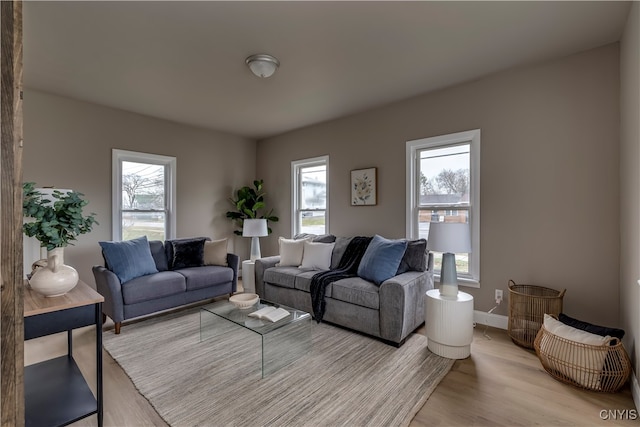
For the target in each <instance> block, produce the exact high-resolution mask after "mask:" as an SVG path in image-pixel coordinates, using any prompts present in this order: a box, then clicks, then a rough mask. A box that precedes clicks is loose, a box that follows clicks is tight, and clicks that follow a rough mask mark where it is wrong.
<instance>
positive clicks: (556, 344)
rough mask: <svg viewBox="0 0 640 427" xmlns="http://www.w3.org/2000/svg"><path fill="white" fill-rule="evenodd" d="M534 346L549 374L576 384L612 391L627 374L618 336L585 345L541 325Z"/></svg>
mask: <svg viewBox="0 0 640 427" xmlns="http://www.w3.org/2000/svg"><path fill="white" fill-rule="evenodd" d="M534 347H535V350H536V354H537V355H538V358H539V359H540V362H541V363H542V366H543V367H544V370H545V371H547V372H548V373H549V375H551V376H552V377H554V378H555V379H557V380H559V381H561V382H563V383H566V384H570V385H572V386H575V387H578V388H583V389H587V390H593V391H602V392H616V391H618V390H619V389H620V388H621V387H622V386H624V385H625V383H626V382H627V380H628V379H629V376H630V374H631V361H630V360H629V356H628V355H627V352H626V351H625V349H624V347H623V346H622V341H620V340H619V339H618V338H612V339H611V345H608V344H605V345H602V346H595V345H588V344H582V343H578V342H575V341H570V340H567V339H565V338H561V337H559V336H557V335H554V334H553V333H551V332H549V331H547V330H546V329H545V328H544V326H542V328H540V332H538V335H537V336H536V339H535V341H534Z"/></svg>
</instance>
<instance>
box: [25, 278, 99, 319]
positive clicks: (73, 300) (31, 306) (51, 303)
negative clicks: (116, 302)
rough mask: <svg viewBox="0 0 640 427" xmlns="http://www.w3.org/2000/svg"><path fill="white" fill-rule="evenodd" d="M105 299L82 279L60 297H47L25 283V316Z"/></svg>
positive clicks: (94, 302)
mask: <svg viewBox="0 0 640 427" xmlns="http://www.w3.org/2000/svg"><path fill="white" fill-rule="evenodd" d="M103 301H104V297H103V296H102V295H100V294H99V293H98V292H96V291H95V290H94V289H93V288H91V287H90V286H89V285H87V284H86V283H84V282H83V281H82V280H78V284H77V285H76V287H75V288H73V289H71V290H70V291H69V292H67V293H66V294H64V295H61V296H59V297H45V296H43V295H40V294H39V293H37V292H36V291H34V290H33V289H31V287H30V286H28V285H26V283H25V287H24V317H29V316H35V315H37V314H43V313H51V312H53V311H59V310H65V309H67V308H74V307H81V306H83V305H91V304H96V303H99V302H103Z"/></svg>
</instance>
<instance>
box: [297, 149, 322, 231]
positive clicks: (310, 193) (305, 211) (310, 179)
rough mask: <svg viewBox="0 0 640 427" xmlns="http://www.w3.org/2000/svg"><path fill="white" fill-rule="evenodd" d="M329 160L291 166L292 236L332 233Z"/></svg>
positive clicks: (319, 159)
mask: <svg viewBox="0 0 640 427" xmlns="http://www.w3.org/2000/svg"><path fill="white" fill-rule="evenodd" d="M328 170H329V156H322V157H315V158H313V159H306V160H297V161H294V162H291V183H292V184H291V185H292V189H291V199H292V200H291V206H292V215H291V217H292V218H293V221H292V235H293V236H295V235H296V234H299V233H309V234H318V235H320V234H326V233H328V230H329V221H328V212H329V198H328V197H327V195H328V194H329V182H328V181H329V180H328V179H327V178H328V176H329V175H328V173H327V172H328Z"/></svg>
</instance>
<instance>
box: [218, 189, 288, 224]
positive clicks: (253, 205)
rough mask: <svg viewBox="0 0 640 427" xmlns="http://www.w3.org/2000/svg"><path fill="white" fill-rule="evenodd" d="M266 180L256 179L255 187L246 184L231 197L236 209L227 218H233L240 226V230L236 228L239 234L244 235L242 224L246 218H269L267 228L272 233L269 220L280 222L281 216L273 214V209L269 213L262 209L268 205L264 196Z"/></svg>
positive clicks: (228, 213)
mask: <svg viewBox="0 0 640 427" xmlns="http://www.w3.org/2000/svg"><path fill="white" fill-rule="evenodd" d="M263 187H264V181H263V180H262V179H261V180H255V181H253V188H251V187H249V186H244V187H242V188H240V189H239V190H238V191H237V192H236V198H235V199H234V198H230V199H229V201H230V202H231V204H233V206H235V208H236V210H235V211H228V212H227V218H229V219H231V220H232V221H234V222H235V224H236V225H237V226H238V227H239V229H238V230H235V231H234V233H235V234H237V235H238V236H242V226H243V224H244V220H245V219H258V218H262V219H266V220H267V230H268V232H269V234H271V231H272V230H271V227H268V224H269V221H271V222H278V220H279V218H278V217H277V216H275V215H273V209H272V210H270V211H269V213H267V214H264V213H261V211H264V210H265V209H266V205H265V202H264V196H265V194H266V193H264V192H263V190H262V189H263Z"/></svg>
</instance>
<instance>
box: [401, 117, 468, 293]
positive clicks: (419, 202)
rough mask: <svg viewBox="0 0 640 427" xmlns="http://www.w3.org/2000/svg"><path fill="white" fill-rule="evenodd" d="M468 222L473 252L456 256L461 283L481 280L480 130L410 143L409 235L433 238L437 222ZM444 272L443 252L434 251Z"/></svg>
mask: <svg viewBox="0 0 640 427" xmlns="http://www.w3.org/2000/svg"><path fill="white" fill-rule="evenodd" d="M438 221H440V222H442V221H444V222H465V223H469V228H470V230H471V253H466V254H456V269H457V271H458V278H459V280H460V282H461V283H462V284H464V282H466V283H467V284H477V285H479V283H480V130H479V129H476V130H472V131H468V132H460V133H455V134H450V135H442V136H437V137H433V138H424V139H419V140H415V141H408V142H407V219H406V224H407V237H409V238H412V239H416V238H425V239H426V238H428V237H429V225H430V224H431V223H432V222H438ZM434 255H435V268H434V272H435V273H436V275H439V272H440V264H441V262H442V254H440V253H434Z"/></svg>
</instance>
